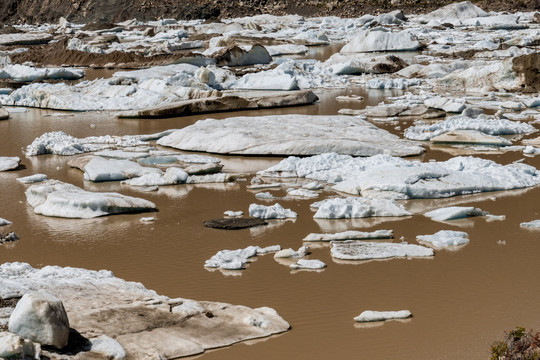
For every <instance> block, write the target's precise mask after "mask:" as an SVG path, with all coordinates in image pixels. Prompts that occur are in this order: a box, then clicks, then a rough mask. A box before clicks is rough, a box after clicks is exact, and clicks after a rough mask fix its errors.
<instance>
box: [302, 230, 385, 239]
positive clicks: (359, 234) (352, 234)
mask: <svg viewBox="0 0 540 360" xmlns="http://www.w3.org/2000/svg"><path fill="white" fill-rule="evenodd" d="M393 236H394V235H393V231H392V230H376V231H371V232H366V231H354V230H349V231H343V232H339V233H335V234H316V233H311V234H309V235H308V236H306V237H305V238H304V239H303V241H343V240H363V239H391V238H392V237H393Z"/></svg>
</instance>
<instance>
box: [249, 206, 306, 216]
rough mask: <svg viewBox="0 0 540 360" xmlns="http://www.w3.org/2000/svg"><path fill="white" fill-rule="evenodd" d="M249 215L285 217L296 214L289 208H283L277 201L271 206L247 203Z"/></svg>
mask: <svg viewBox="0 0 540 360" xmlns="http://www.w3.org/2000/svg"><path fill="white" fill-rule="evenodd" d="M249 216H252V217H255V218H258V219H287V218H296V217H297V216H298V214H296V213H295V212H294V211H292V210H291V209H285V208H283V206H281V205H280V204H279V203H276V204H274V205H272V206H264V205H258V204H251V205H249Z"/></svg>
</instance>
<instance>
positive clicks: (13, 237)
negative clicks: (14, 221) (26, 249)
mask: <svg viewBox="0 0 540 360" xmlns="http://www.w3.org/2000/svg"><path fill="white" fill-rule="evenodd" d="M17 240H19V237H18V236H17V234H15V233H14V232H13V231H12V232H10V233H8V234H7V235H4V234H2V233H0V244H2V243H5V242H12V241H17Z"/></svg>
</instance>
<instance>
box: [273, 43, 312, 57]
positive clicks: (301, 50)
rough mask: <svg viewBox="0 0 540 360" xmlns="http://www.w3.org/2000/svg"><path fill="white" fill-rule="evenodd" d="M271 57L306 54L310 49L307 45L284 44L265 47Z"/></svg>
mask: <svg viewBox="0 0 540 360" xmlns="http://www.w3.org/2000/svg"><path fill="white" fill-rule="evenodd" d="M265 47H266V50H268V53H269V54H270V56H278V55H294V54H305V53H307V52H308V51H309V48H308V47H307V46H305V45H295V44H282V45H270V46H265Z"/></svg>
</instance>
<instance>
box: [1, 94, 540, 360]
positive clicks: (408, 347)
mask: <svg viewBox="0 0 540 360" xmlns="http://www.w3.org/2000/svg"><path fill="white" fill-rule="evenodd" d="M351 92H352V93H355V94H361V95H364V96H366V97H367V100H368V101H367V103H370V104H375V103H378V102H380V101H381V100H382V99H383V98H384V96H388V95H395V93H384V92H381V91H375V92H370V93H369V94H366V93H365V92H363V91H362V90H361V89H352V90H347V91H325V92H323V93H322V94H321V98H322V101H321V102H320V103H319V104H316V105H312V106H305V107H297V108H287V109H274V110H268V111H264V112H235V113H224V114H213V115H203V116H193V117H186V118H173V119H159V120H145V119H142V120H118V119H115V118H114V117H113V116H112V115H110V114H98V113H90V114H80V113H76V114H69V113H64V114H65V115H70V116H63V117H58V116H54V117H52V116H44V115H47V114H51V113H54V112H52V111H41V110H32V111H29V112H27V113H24V114H12V118H11V119H10V120H8V121H2V122H0V134H1V135H2V140H1V141H0V154H2V155H3V156H22V155H21V148H23V147H25V146H26V145H28V144H30V143H31V142H32V141H33V140H34V139H35V138H36V137H38V136H40V135H41V134H43V133H45V132H48V131H54V130H62V131H65V132H66V133H68V134H71V135H73V136H77V137H83V136H91V135H105V134H110V135H121V134H147V133H154V132H158V131H162V130H165V129H170V128H181V127H183V126H187V125H189V124H192V123H193V122H195V121H196V120H197V119H200V118H206V117H214V118H225V117H228V116H236V115H254V116H255V115H263V114H277V113H279V114H285V113H305V114H336V112H337V110H338V109H339V108H341V107H353V106H355V105H354V104H337V103H335V102H334V101H333V100H332V99H334V98H335V96H337V95H342V94H348V93H351ZM356 107H358V105H356ZM401 125H402V126H403V129H404V128H406V126H405V125H404V124H401ZM388 129H390V130H392V131H394V132H398V131H397V130H395V129H394V126H388ZM398 133H399V132H398ZM449 150H451V148H448V147H444V146H439V147H434V148H432V149H428V151H427V153H426V154H425V155H424V156H422V157H421V158H422V159H424V160H429V159H439V160H446V159H448V158H450V157H451V156H453V155H452V153H451V152H449ZM482 156H483V157H486V158H490V159H493V160H496V161H498V162H501V163H509V162H511V161H515V160H518V159H520V158H521V157H522V155H521V153H507V154H488V155H482ZM221 158H222V159H223V162H224V164H225V166H226V169H227V171H231V172H237V171H241V172H248V173H250V174H254V173H255V172H256V171H257V170H260V169H264V168H266V167H269V166H271V165H273V164H275V163H277V162H278V161H279V160H280V158H270V157H221ZM68 159H69V158H68V157H60V156H53V155H46V156H38V157H32V158H24V157H23V161H22V164H23V168H22V169H19V170H17V171H10V172H3V173H0V184H1V185H0V193H1V201H0V217H4V218H7V219H8V220H11V221H12V222H13V225H10V226H5V227H2V228H0V231H2V232H7V231H15V232H16V233H17V234H18V235H19V237H20V240H19V241H17V242H15V243H12V244H5V245H0V263H4V262H11V261H23V262H28V263H30V264H31V265H33V266H35V267H41V266H44V265H60V266H74V267H82V268H87V269H93V270H99V269H108V270H112V271H113V272H114V274H115V275H116V276H118V277H121V278H124V279H126V280H130V281H138V282H141V283H143V284H144V285H145V286H146V287H147V288H150V289H154V290H156V291H157V292H158V293H160V294H163V295H167V296H169V297H185V298H192V299H198V300H211V301H221V302H229V303H234V304H243V305H247V306H250V307H260V306H269V307H272V308H275V309H276V310H277V311H278V312H279V313H280V315H281V316H283V317H284V318H285V319H286V320H287V321H289V322H290V324H291V326H292V329H291V331H289V332H287V333H284V334H281V335H279V336H274V337H271V338H267V339H261V340H256V341H252V342H247V343H244V344H238V345H234V346H231V347H228V348H224V349H218V350H212V351H209V352H207V353H205V354H203V355H201V356H200V358H202V359H206V360H209V359H238V358H255V357H256V358H258V359H278V358H280V359H290V358H294V359H329V358H332V359H349V358H360V359H486V358H488V354H489V344H490V343H491V342H492V341H494V340H496V339H499V338H501V337H502V335H503V332H504V330H507V329H511V328H514V327H515V326H518V325H519V326H523V327H526V328H535V329H540V309H539V305H538V304H539V303H540V290H538V289H537V285H538V257H539V255H540V239H539V235H540V232H536V231H530V230H525V229H522V228H520V226H519V224H520V222H523V221H530V220H533V219H537V218H540V209H539V205H538V200H537V199H538V198H539V196H540V188H539V187H536V188H532V189H526V190H516V191H508V192H498V193H487V194H479V195H473V196H461V197H455V198H451V199H441V200H415V201H409V202H407V203H406V206H407V207H408V208H410V209H412V210H414V211H415V212H423V211H425V210H426V209H433V208H436V207H442V206H450V205H454V204H470V205H474V206H477V207H480V208H481V209H483V210H486V211H489V212H490V213H492V214H496V215H506V216H507V218H506V220H505V221H493V222H488V221H486V219H485V218H483V217H477V218H471V219H466V220H459V221H453V222H446V223H441V222H435V221H431V220H429V219H427V218H425V217H424V216H422V215H415V216H411V217H405V218H379V219H359V220H354V221H353V220H334V221H330V220H326V221H324V220H318V221H315V220H314V219H313V217H312V215H313V212H312V211H311V210H310V208H309V204H310V203H312V202H313V201H312V200H278V202H279V203H281V204H282V205H283V206H284V207H286V208H291V209H293V210H294V211H296V212H298V219H297V220H296V221H276V220H274V221H270V225H269V226H267V227H259V228H252V229H245V230H238V231H225V230H216V229H211V228H206V227H204V226H203V221H204V220H208V219H212V218H217V217H220V216H222V214H223V212H224V211H225V210H243V211H244V212H247V209H248V206H249V204H251V203H265V204H267V205H269V204H273V203H274V201H270V202H265V201H261V200H257V199H255V196H254V194H255V193H254V192H251V191H249V190H247V189H246V186H247V185H248V182H237V183H234V184H230V185H223V184H213V185H197V186H193V185H191V186H188V185H179V186H171V187H161V188H160V190H159V191H158V192H155V193H144V192H138V191H136V190H133V189H130V188H128V187H125V186H122V185H121V184H119V183H115V182H107V183H96V184H95V183H90V182H87V181H84V180H83V178H82V173H81V172H79V171H78V170H76V169H71V168H69V167H68V166H67V165H66V162H67V161H68ZM525 162H526V163H528V164H531V165H534V166H536V167H539V166H540V157H538V158H526V159H525ZM35 173H44V174H47V175H48V176H49V178H53V179H59V180H63V181H67V182H70V183H73V184H75V185H77V186H81V187H83V188H85V189H88V190H93V191H118V192H121V193H123V194H127V195H133V196H139V197H142V198H145V199H148V200H151V201H153V202H155V203H156V204H157V207H158V208H159V211H158V212H154V213H144V214H129V215H115V216H109V217H102V218H96V219H87V220H80V219H60V218H50V217H45V216H40V215H36V214H34V212H33V210H32V208H31V207H30V206H29V205H28V204H27V203H26V199H25V196H24V190H25V189H26V188H27V185H23V184H20V183H19V182H17V181H15V179H16V178H18V177H22V176H27V175H31V174H35ZM274 193H275V194H276V195H278V196H283V195H284V194H285V192H284V190H280V191H276V192H274ZM329 195H332V194H331V193H329V192H327V193H324V194H323V196H322V197H321V198H323V197H324V196H329ZM143 216H155V217H156V218H157V221H155V222H154V223H149V224H148V223H147V224H143V223H141V222H140V221H139V219H140V218H141V217H143ZM349 229H358V230H365V231H373V230H378V229H392V230H394V235H395V239H394V240H393V241H396V242H398V241H400V238H401V237H404V239H405V240H407V241H409V242H411V243H416V241H415V237H416V235H420V234H432V233H434V232H436V231H438V230H443V229H448V230H462V231H466V232H468V233H469V236H470V239H471V242H470V243H469V244H468V245H466V246H463V247H461V248H459V249H457V250H455V251H449V250H441V251H437V252H436V255H435V257H433V258H431V259H408V260H405V259H394V260H387V261H370V262H341V261H340V262H338V261H334V260H333V259H332V258H331V256H330V247H329V245H324V244H323V245H317V246H315V245H314V246H313V247H312V251H313V253H312V255H311V256H310V257H311V258H312V259H320V260H322V261H324V262H325V263H326V264H327V265H328V267H327V268H326V269H324V270H322V271H291V270H290V269H289V268H288V267H287V266H285V265H283V264H280V263H278V262H276V261H275V260H274V259H273V257H272V255H266V256H260V257H258V258H257V259H256V260H255V261H254V262H253V263H251V264H250V265H249V267H248V268H247V269H246V270H244V271H241V272H221V271H219V270H215V271H209V270H207V269H205V268H204V267H203V265H204V261H205V260H206V259H208V258H210V257H211V256H212V255H214V254H215V253H216V252H217V251H219V250H222V249H237V248H243V247H246V246H249V245H259V246H268V245H274V244H279V245H281V246H282V247H283V248H287V247H292V248H295V249H297V248H299V247H300V246H301V245H302V238H304V237H305V236H306V235H307V234H308V233H311V232H336V231H344V230H349ZM499 240H501V241H505V242H506V244H505V245H500V244H498V243H497V242H498V241H499ZM367 309H371V310H400V309H409V310H410V311H411V312H412V313H413V315H414V317H413V318H412V319H409V320H405V321H390V322H386V323H377V324H370V325H359V324H356V323H355V322H354V321H353V317H355V316H357V315H358V314H359V313H361V312H362V311H364V310H367ZM157 341H159V339H157Z"/></svg>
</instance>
